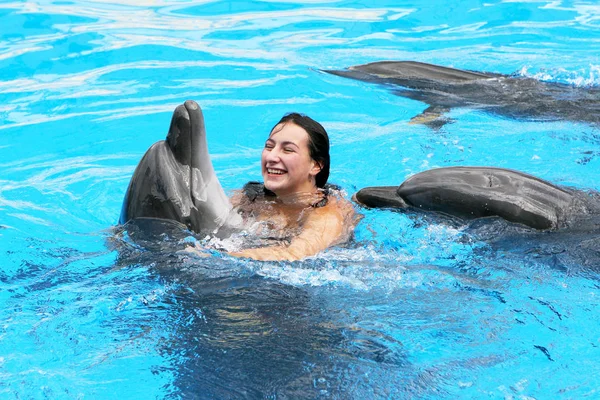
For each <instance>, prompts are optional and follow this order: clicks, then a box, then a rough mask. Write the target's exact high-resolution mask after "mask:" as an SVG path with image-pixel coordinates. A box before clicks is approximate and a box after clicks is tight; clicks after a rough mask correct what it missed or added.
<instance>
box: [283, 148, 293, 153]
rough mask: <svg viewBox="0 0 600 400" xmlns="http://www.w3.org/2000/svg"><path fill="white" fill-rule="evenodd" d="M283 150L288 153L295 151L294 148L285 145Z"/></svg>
mask: <svg viewBox="0 0 600 400" xmlns="http://www.w3.org/2000/svg"><path fill="white" fill-rule="evenodd" d="M283 151H284V152H286V153H293V152H294V149H292V148H291V147H284V148H283Z"/></svg>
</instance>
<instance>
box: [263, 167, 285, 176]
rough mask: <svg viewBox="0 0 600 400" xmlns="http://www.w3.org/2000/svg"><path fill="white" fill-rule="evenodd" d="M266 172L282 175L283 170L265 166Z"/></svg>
mask: <svg viewBox="0 0 600 400" xmlns="http://www.w3.org/2000/svg"><path fill="white" fill-rule="evenodd" d="M267 173H269V174H271V175H283V174H285V171H283V170H281V169H273V168H267Z"/></svg>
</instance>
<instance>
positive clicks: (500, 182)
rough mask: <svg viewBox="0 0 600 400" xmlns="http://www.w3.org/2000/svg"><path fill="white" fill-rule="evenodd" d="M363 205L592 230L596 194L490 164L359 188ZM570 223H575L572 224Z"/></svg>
mask: <svg viewBox="0 0 600 400" xmlns="http://www.w3.org/2000/svg"><path fill="white" fill-rule="evenodd" d="M354 198H355V200H356V201H357V202H358V203H360V204H362V205H365V206H367V207H376V208H394V209H408V210H423V211H434V212H439V213H443V214H447V215H451V216H455V217H459V218H461V219H475V218H481V217H488V216H498V217H501V218H504V219H506V220H508V221H511V222H516V223H520V224H523V225H526V226H529V227H531V228H535V229H539V230H557V229H563V228H569V227H575V228H576V229H579V230H583V229H584V227H583V225H582V223H583V222H584V221H586V220H589V222H590V226H589V229H590V230H597V229H598V228H600V226H598V225H597V222H598V221H597V219H596V220H593V221H592V219H590V218H583V217H582V216H588V215H592V214H596V215H597V214H600V202H599V201H598V199H597V198H598V196H597V195H594V194H592V193H585V192H581V191H577V190H573V189H569V188H562V187H559V186H556V185H553V184H552V183H550V182H547V181H545V180H543V179H540V178H537V177H535V176H533V175H529V174H526V173H523V172H520V171H515V170H510V169H504V168H492V167H447V168H436V169H431V170H428V171H424V172H421V173H418V174H416V175H413V176H411V177H410V178H408V179H407V180H406V181H404V182H403V183H402V184H401V185H400V186H376V187H367V188H363V189H361V190H359V191H358V192H357V193H356V194H355V195H354ZM574 225H576V226H574Z"/></svg>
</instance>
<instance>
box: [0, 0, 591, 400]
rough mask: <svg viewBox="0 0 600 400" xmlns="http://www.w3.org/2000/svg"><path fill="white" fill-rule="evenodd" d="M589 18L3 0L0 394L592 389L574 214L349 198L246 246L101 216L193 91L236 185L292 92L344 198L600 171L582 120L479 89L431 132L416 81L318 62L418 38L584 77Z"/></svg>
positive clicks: (450, 56)
mask: <svg viewBox="0 0 600 400" xmlns="http://www.w3.org/2000/svg"><path fill="white" fill-rule="evenodd" d="M598 28H600V6H597V5H595V4H593V3H592V2H584V1H562V2H561V1H506V2H500V1H486V2H482V1H463V2H460V4H458V5H448V2H442V1H428V2H418V1H415V0H413V1H393V2H392V1H370V2H362V3H361V2H354V1H335V0H329V1H327V0H323V1H319V0H314V1H305V2H299V1H293V0H291V1H290V0H287V1H256V2H245V1H235V2H224V1H169V0H154V1H126V0H123V1H121V2H119V1H110V0H108V1H100V0H99V1H78V2H70V1H54V2H52V1H48V2H45V1H37V2H36V1H28V2H6V1H4V2H0V70H1V71H2V75H1V76H0V121H1V125H0V254H1V258H0V260H1V264H0V397H2V398H52V399H54V398H77V399H80V398H94V399H95V398H131V399H138V398H344V399H345V398H356V399H363V398H456V397H462V398H488V397H490V398H582V397H588V398H595V397H598V396H600V394H599V393H598V389H597V388H598V387H600V378H599V377H600V367H599V365H598V362H597V361H596V360H598V359H599V357H600V350H599V346H600V334H599V333H598V332H600V322H599V321H600V318H598V316H599V315H600V306H599V304H600V301H599V296H600V286H599V284H598V282H599V273H598V271H599V266H598V255H597V254H596V251H595V247H593V248H591V249H589V251H587V252H586V251H583V252H580V251H573V249H574V248H577V249H579V248H582V246H581V243H582V242H581V241H580V240H579V239H581V238H577V240H579V241H573V239H572V238H570V237H561V236H558V237H556V236H552V235H541V236H535V235H533V236H527V235H525V236H523V235H520V234H518V233H519V232H517V234H515V231H514V229H513V228H512V227H510V226H507V225H506V224H502V223H500V222H498V221H490V222H489V223H486V224H483V225H482V226H473V225H472V224H471V225H469V224H467V225H465V224H460V223H455V222H453V223H448V222H447V221H443V220H439V219H435V218H431V217H430V216H425V217H423V216H419V215H410V214H408V215H407V214H400V213H393V212H389V211H369V210H361V211H362V212H363V213H364V214H365V218H364V219H363V221H362V222H361V223H360V225H359V227H358V229H357V232H356V237H355V241H354V242H353V243H351V244H350V245H348V246H345V247H341V248H334V249H331V250H329V251H327V252H326V253H324V254H322V255H319V257H317V258H315V259H308V260H305V261H303V262H297V263H260V262H245V261H240V260H232V259H229V258H227V257H219V256H217V255H215V256H214V257H212V258H209V259H194V258H190V257H188V256H185V255H182V254H181V253H179V252H178V250H180V249H181V248H182V247H183V244H182V243H181V242H180V241H179V240H180V239H182V238H177V237H175V238H171V239H168V240H164V241H159V242H157V243H147V244H146V245H144V246H138V245H135V244H132V243H130V242H129V241H128V240H127V238H126V237H124V236H123V235H121V234H119V233H115V231H114V229H113V228H114V227H115V225H116V222H117V220H118V217H119V213H120V209H121V201H122V198H123V195H124V193H125V190H126V188H127V184H128V182H129V179H130V177H131V174H132V172H133V169H134V168H135V166H136V164H137V162H138V161H139V159H140V158H141V156H142V154H143V153H144V152H145V151H146V149H147V148H148V147H149V146H150V145H151V144H152V143H154V142H155V141H157V140H161V139H163V138H164V137H165V135H166V132H167V129H168V125H169V121H170V116H171V113H172V111H173V109H174V108H175V106H176V105H178V104H180V103H182V102H183V101H185V100H186V99H194V100H196V101H197V102H198V103H199V104H200V105H201V106H202V108H203V110H204V115H205V118H206V124H207V133H208V140H209V146H210V151H211V154H212V159H213V162H214V165H215V169H216V171H217V173H218V176H219V178H220V180H221V182H222V184H223V186H224V187H225V188H226V189H227V190H233V189H235V188H239V187H241V186H242V185H243V184H244V183H245V182H247V181H248V180H256V179H259V178H260V175H259V171H260V168H259V161H258V160H259V156H260V151H261V147H262V143H263V141H264V137H265V135H266V133H267V132H268V131H269V129H270V128H271V127H272V125H273V124H274V123H275V122H276V121H277V120H278V119H279V118H280V117H281V116H282V115H283V114H284V113H285V112H289V111H299V112H304V113H307V114H308V115H310V116H312V117H313V118H315V119H317V120H318V121H320V122H322V123H323V125H324V126H325V127H326V128H327V130H328V131H329V133H330V136H331V140H332V144H333V145H332V164H333V169H332V174H331V181H332V182H335V183H337V184H339V185H341V186H342V187H343V188H344V189H345V190H346V191H347V193H348V196H350V195H351V194H352V193H353V192H355V191H356V190H357V189H359V188H361V187H364V186H373V185H394V184H398V183H400V182H401V181H403V180H404V179H405V178H406V177H408V176H410V175H411V174H414V173H417V172H420V171H423V170H426V169H429V168H433V167H441V166H453V165H491V166H498V167H505V168H513V169H518V170H522V171H525V172H528V173H531V174H534V175H537V176H540V177H542V178H544V179H547V180H550V181H552V182H554V183H558V184H562V185H567V186H571V187H576V188H581V189H592V190H599V189H600V186H599V185H598V183H597V181H596V178H597V173H596V172H597V171H598V167H599V166H600V161H599V157H598V155H600V151H599V142H600V137H599V136H598V127H597V126H593V125H589V124H585V123H578V122H567V121H535V120H527V119H525V120H514V119H510V118H503V117H500V116H497V115H493V114H490V113H486V112H485V110H481V109H479V108H477V107H473V108H462V109H454V110H452V111H451V112H450V115H449V117H450V118H451V119H452V120H453V122H452V123H450V124H447V125H445V126H443V127H442V128H440V129H438V130H433V129H430V128H428V127H426V126H420V125H413V124H409V120H410V119H411V118H412V117H413V116H415V115H417V114H419V113H420V112H422V111H423V110H424V109H425V108H426V107H427V106H426V105H425V104H424V103H421V102H419V101H415V100H410V99H407V98H403V97H399V96H395V95H394V94H393V93H392V91H390V90H389V89H388V88H385V87H378V86H375V85H370V84H367V83H364V82H358V81H350V80H346V79H343V78H340V77H336V76H332V75H328V74H324V73H322V72H320V70H321V69H342V68H345V67H348V66H351V65H356V64H362V63H366V62H371V61H378V60H384V59H395V60H416V61H422V62H431V63H435V64H440V65H445V66H451V67H455V68H464V69H470V70H478V71H488V72H495V73H502V74H513V75H515V76H525V77H533V78H535V79H539V80H544V81H549V82H560V83H566V84H570V85H574V86H579V87H588V86H594V87H595V86H598V85H599V84H600V59H599V56H598V54H600V44H599V43H600V41H599V39H600V29H598ZM183 236H184V237H185V235H183ZM490 238H493V239H496V240H489V239H490ZM498 238H500V239H498ZM595 238H596V237H595V236H590V237H589V238H588V237H586V238H585V239H586V240H587V239H590V240H594V239H595ZM183 240H188V241H189V240H190V239H189V238H187V239H186V238H183ZM565 243H566V244H565ZM578 246H579V247H578ZM584 247H585V246H584ZM588 247H589V246H588Z"/></svg>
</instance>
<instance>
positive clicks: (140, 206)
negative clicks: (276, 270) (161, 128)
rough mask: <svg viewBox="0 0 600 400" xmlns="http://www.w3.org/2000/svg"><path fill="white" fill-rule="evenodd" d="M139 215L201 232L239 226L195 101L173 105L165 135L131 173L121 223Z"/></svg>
mask: <svg viewBox="0 0 600 400" xmlns="http://www.w3.org/2000/svg"><path fill="white" fill-rule="evenodd" d="M139 218H158V219H167V220H173V221H177V222H180V223H182V224H184V225H186V226H187V227H188V228H189V229H191V230H193V231H194V232H197V233H201V234H209V233H216V232H217V231H219V232H222V231H228V230H231V229H235V228H236V227H238V226H240V225H241V217H240V216H239V215H237V214H235V213H233V212H232V206H231V203H230V202H229V199H228V198H227V196H226V195H225V192H224V191H223V188H222V187H221V184H220V183H219V180H218V179H217V176H216V174H215V171H214V169H213V166H212V163H211V161H210V157H209V154H208V146H207V143H206V130H205V126H204V116H203V115H202V110H201V109H200V107H199V106H198V104H197V103H196V102H194V101H191V100H188V101H186V102H185V103H184V104H182V105H180V106H178V107H177V108H176V109H175V112H174V113H173V118H172V120H171V126H170V128H169V133H168V134H167V139H166V140H161V141H159V142H156V143H154V144H153V145H152V146H151V147H150V148H149V149H148V151H147V152H146V154H144V156H143V157H142V159H141V161H140V163H139V164H138V166H137V168H136V169H135V172H134V173H133V176H132V177H131V181H130V183H129V187H128V189H127V192H126V194H125V199H124V201H123V207H122V209H121V217H120V218H119V223H121V224H125V223H126V222H128V221H130V220H135V219H139Z"/></svg>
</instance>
